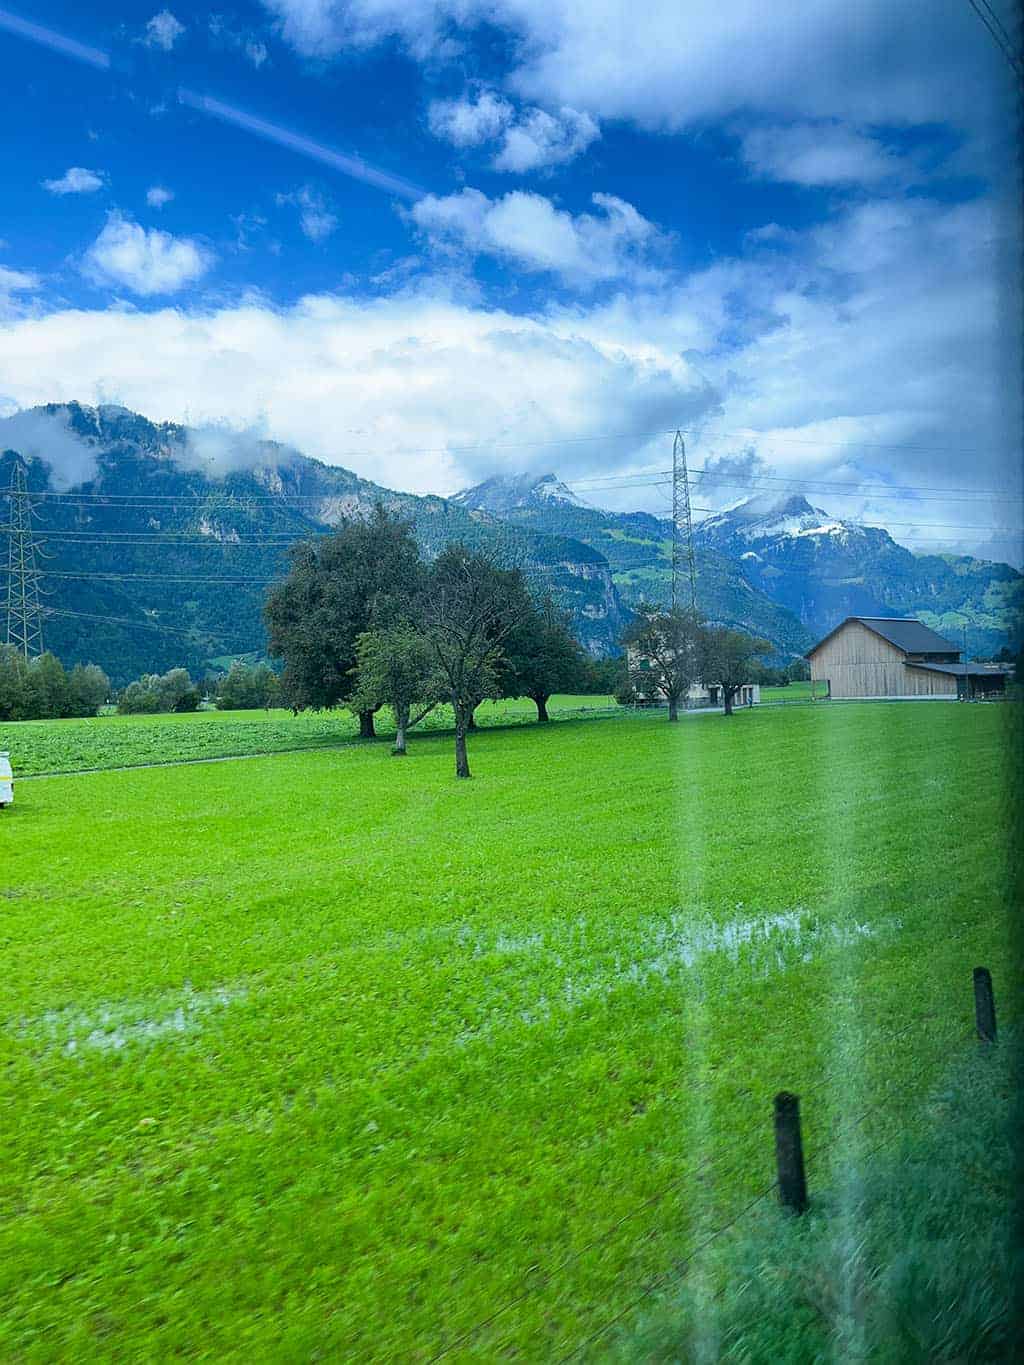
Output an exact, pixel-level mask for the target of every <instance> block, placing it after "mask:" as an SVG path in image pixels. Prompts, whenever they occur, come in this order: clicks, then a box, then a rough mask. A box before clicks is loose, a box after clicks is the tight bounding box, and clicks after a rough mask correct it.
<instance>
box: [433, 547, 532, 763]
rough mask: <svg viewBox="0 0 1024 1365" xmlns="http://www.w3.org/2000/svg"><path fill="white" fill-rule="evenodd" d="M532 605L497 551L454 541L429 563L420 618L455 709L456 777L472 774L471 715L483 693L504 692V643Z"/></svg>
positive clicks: (517, 574)
mask: <svg viewBox="0 0 1024 1365" xmlns="http://www.w3.org/2000/svg"><path fill="white" fill-rule="evenodd" d="M530 609H531V602H530V595H529V592H528V591H527V587H526V583H525V582H524V580H523V576H522V574H521V573H520V572H519V570H518V569H515V568H513V569H509V568H506V567H503V565H502V564H501V563H499V562H498V556H497V555H489V554H485V553H482V552H480V551H471V550H468V549H467V548H466V546H465V545H449V546H448V547H447V548H446V549H445V550H442V552H441V553H440V554H439V555H438V557H437V559H436V560H435V561H434V563H433V564H432V565H431V566H430V570H429V572H428V575H427V582H426V588H425V591H424V593H423V597H422V603H421V611H420V621H421V622H422V629H423V632H424V634H425V636H426V638H427V640H428V641H429V643H430V648H431V651H432V654H433V658H434V661H435V663H436V665H437V668H438V671H439V672H440V674H441V676H442V678H443V679H444V690H445V695H446V698H447V700H449V701H450V702H451V705H452V710H453V711H454V712H455V775H456V777H460V778H466V777H469V776H470V771H469V758H468V755H467V753H466V731H467V729H468V727H469V721H470V717H471V716H472V714H473V710H474V708H475V707H476V706H478V705H479V704H480V702H481V701H482V700H483V698H484V697H496V696H500V695H501V676H500V665H501V663H502V660H503V658H504V650H505V646H506V644H507V642H508V639H509V636H510V635H511V634H512V632H513V631H514V630H515V629H516V627H517V626H518V625H519V623H520V622H521V621H522V620H523V619H524V617H525V616H526V615H527V614H528V613H529V611H530Z"/></svg>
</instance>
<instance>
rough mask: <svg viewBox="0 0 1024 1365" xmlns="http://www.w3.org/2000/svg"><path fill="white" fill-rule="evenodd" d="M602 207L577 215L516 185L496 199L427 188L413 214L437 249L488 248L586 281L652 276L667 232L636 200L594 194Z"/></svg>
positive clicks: (527, 266) (529, 266)
mask: <svg viewBox="0 0 1024 1365" xmlns="http://www.w3.org/2000/svg"><path fill="white" fill-rule="evenodd" d="M592 202H593V204H594V206H595V208H597V209H598V210H600V213H599V214H589V213H581V214H577V215H573V214H571V213H568V212H566V211H565V210H563V209H556V208H555V206H554V204H552V202H551V200H550V199H546V198H545V197H544V196H543V195H539V194H527V193H525V192H523V191H521V190H515V191H513V192H512V193H511V194H506V195H504V196H503V197H502V198H501V199H489V198H488V197H487V195H485V194H483V193H481V191H480V190H474V189H465V190H461V191H459V193H458V194H449V195H446V196H444V197H438V196H436V195H432V194H430V195H426V196H425V197H424V198H423V199H421V200H420V201H419V202H418V203H416V204H414V205H413V206H412V208H411V209H410V210H409V216H410V218H411V219H412V221H413V222H414V223H415V224H416V226H417V227H418V228H419V229H420V231H421V232H422V233H423V235H424V236H425V237H426V239H427V240H428V242H429V243H430V244H431V245H432V246H433V247H434V248H435V249H438V250H445V249H448V250H458V251H465V252H469V253H484V254H487V255H492V256H497V257H500V258H503V259H506V260H511V261H514V262H515V264H516V265H517V266H519V268H520V269H523V270H528V271H534V272H540V273H544V272H548V273H551V274H555V275H558V276H560V277H561V278H562V279H564V280H565V281H566V282H567V283H569V284H573V285H576V286H579V287H583V288H589V287H592V286H593V285H595V284H598V283H601V282H604V281H609V280H614V279H621V278H632V279H634V280H646V281H647V282H653V281H654V280H655V279H656V278H658V277H659V276H658V272H657V270H655V269H654V268H653V267H652V266H651V265H650V263H649V257H650V255H651V253H654V252H657V251H658V250H659V249H660V248H661V247H662V246H663V245H664V241H665V238H664V235H663V234H662V233H661V232H659V230H658V228H657V227H655V225H654V224H653V223H651V222H649V221H648V220H647V219H646V218H644V217H643V216H642V215H641V214H640V213H638V212H637V210H636V209H635V208H634V207H633V205H632V204H627V203H626V202H625V200H623V199H618V198H616V197H615V196H614V195H611V194H595V195H593V196H592Z"/></svg>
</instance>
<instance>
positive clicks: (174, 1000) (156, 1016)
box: [17, 982, 246, 1056]
mask: <svg viewBox="0 0 1024 1365" xmlns="http://www.w3.org/2000/svg"><path fill="white" fill-rule="evenodd" d="M245 998H246V991H245V990H244V989H228V988H227V987H221V988H218V989H216V990H210V991H194V990H193V989H192V987H191V985H189V984H188V983H187V982H186V984H185V986H184V988H183V989H182V990H181V991H180V992H177V993H176V994H173V995H172V994H165V995H162V996H159V997H155V998H153V999H150V1000H118V1001H111V1002H109V1003H106V1004H103V1005H99V1006H97V1007H95V1008H93V1009H90V1010H80V1009H78V1008H77V1007H75V1006H73V1005H71V1006H67V1007H66V1008H64V1009H59V1010H47V1011H46V1013H45V1014H42V1015H40V1016H39V1017H38V1018H37V1019H28V1020H22V1022H21V1024H20V1025H19V1027H18V1030H17V1033H18V1037H19V1038H21V1039H23V1040H25V1041H29V1042H42V1043H43V1044H44V1046H48V1047H58V1048H60V1049H61V1051H62V1052H64V1053H65V1054H66V1055H68V1056H74V1055H75V1054H76V1053H82V1052H90V1051H92V1052H120V1051H121V1050H122V1049H124V1048H126V1047H131V1046H133V1045H134V1046H144V1045H147V1044H149V1043H158V1042H164V1041H166V1040H170V1039H174V1038H180V1037H182V1036H183V1035H184V1034H187V1033H195V1032H197V1031H198V1030H199V1029H200V1028H201V1027H202V1020H203V1017H204V1016H205V1015H207V1014H209V1013H210V1012H211V1011H213V1010H220V1009H224V1008H225V1007H227V1006H228V1005H234V1004H237V1003H238V1002H240V1001H242V1000H244V999H245Z"/></svg>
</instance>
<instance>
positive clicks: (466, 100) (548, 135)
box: [427, 90, 600, 174]
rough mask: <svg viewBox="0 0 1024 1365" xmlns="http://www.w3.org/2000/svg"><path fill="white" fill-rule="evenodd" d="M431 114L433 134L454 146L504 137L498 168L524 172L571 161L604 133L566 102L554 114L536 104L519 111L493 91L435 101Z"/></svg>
mask: <svg viewBox="0 0 1024 1365" xmlns="http://www.w3.org/2000/svg"><path fill="white" fill-rule="evenodd" d="M427 116H428V121H429V124H430V131H431V132H432V133H433V134H434V136H435V137H439V138H443V139H444V140H445V141H446V142H450V143H451V144H452V145H453V146H455V147H477V146H480V145H481V144H482V143H484V142H491V141H494V140H496V139H498V138H500V139H501V147H500V148H499V149H498V151H497V153H496V155H495V157H494V160H493V162H492V165H493V167H494V169H495V170H496V171H513V172H517V173H519V174H523V173H524V172H527V171H535V170H542V169H543V168H544V167H547V166H557V165H560V164H561V163H563V162H566V161H571V160H572V159H573V158H574V157H576V156H578V155H579V154H580V153H581V152H583V151H586V149H587V148H588V147H589V146H590V144H591V143H592V142H593V141H594V140H595V139H596V138H597V137H599V136H600V129H599V128H598V126H597V123H596V122H595V121H594V120H593V119H592V118H591V117H590V115H589V114H585V113H580V111H579V110H577V109H570V108H568V107H567V106H564V107H563V108H562V109H560V110H559V111H558V112H557V113H555V114H552V113H549V112H548V111H547V110H545V109H536V108H527V109H523V110H520V111H518V112H517V110H516V107H515V106H514V105H513V104H511V103H510V102H509V101H508V100H507V99H505V98H504V97H503V96H501V95H498V94H496V93H495V92H494V91H493V90H481V91H480V92H479V93H478V94H476V95H472V94H470V95H464V96H463V97H462V98H461V99H448V100H434V101H433V102H432V103H431V105H430V108H429V110H428V111H427Z"/></svg>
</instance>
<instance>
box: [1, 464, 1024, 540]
mask: <svg viewBox="0 0 1024 1365" xmlns="http://www.w3.org/2000/svg"><path fill="white" fill-rule="evenodd" d="M671 483H672V480H671V479H663V480H659V482H658V483H657V484H650V485H648V486H649V487H651V488H667V487H669V486H670V485H671ZM691 511H693V512H702V513H704V514H705V515H707V516H709V517H710V516H715V517H720V516H729V517H732V518H735V519H737V520H738V519H744V520H750V521H770V519H771V518H772V517H773V516H777V515H779V514H778V513H776V512H772V511H768V512H758V511H744V510H743V509H742V508H741V507H734V508H728V509H722V508H720V507H704V506H700V505H697V504H691ZM826 515H827V514H826ZM666 520H667V519H666ZM844 520H846V519H845V518H843V517H836V518H833V521H835V522H841V521H844ZM849 521H850V523H851V524H852V525H854V526H863V527H866V528H867V529H869V530H885V529H886V527H888V526H898V527H910V528H912V529H915V530H919V529H922V528H923V529H931V530H949V531H1007V530H1008V531H1010V532H1011V533H1013V534H1017V535H1021V534H1024V529H1021V528H1017V527H1004V526H997V525H996V524H995V523H994V522H959V521H916V520H915V521H890V520H889V519H888V518H886V522H885V526H871V525H869V524H868V523H866V522H859V521H854V520H853V519H852V518H850V519H849ZM513 524H514V523H513ZM702 524H703V523H698V527H697V529H698V530H699V529H700V526H701V525H702ZM9 529H10V528H9V527H8V526H0V531H7V530H9ZM333 534H334V529H333V528H332V527H325V528H322V529H319V530H314V529H310V530H308V531H302V530H298V531H297V530H288V531H253V532H247V531H246V532H241V533H236V532H232V533H231V534H230V535H229V536H225V537H224V538H223V539H219V538H218V537H217V536H212V535H209V534H208V533H207V532H204V531H195V530H182V531H169V530H168V531H91V530H80V529H78V528H71V529H68V530H57V531H50V530H39V531H37V532H36V536H37V537H38V538H40V539H43V538H45V539H47V540H75V541H77V542H79V543H80V544H88V543H90V542H91V541H97V542H101V543H102V542H111V543H114V544H117V543H119V542H122V541H132V542H139V541H141V542H143V543H145V542H148V541H195V542H197V543H199V544H203V545H209V546H211V547H212V548H227V547H243V548H244V547H245V546H248V545H264V546H265V545H282V546H285V545H292V544H296V545H297V544H301V543H302V542H303V541H306V540H322V539H325V538H327V537H329V536H331V535H333ZM184 548H189V547H188V546H185V547H184Z"/></svg>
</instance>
